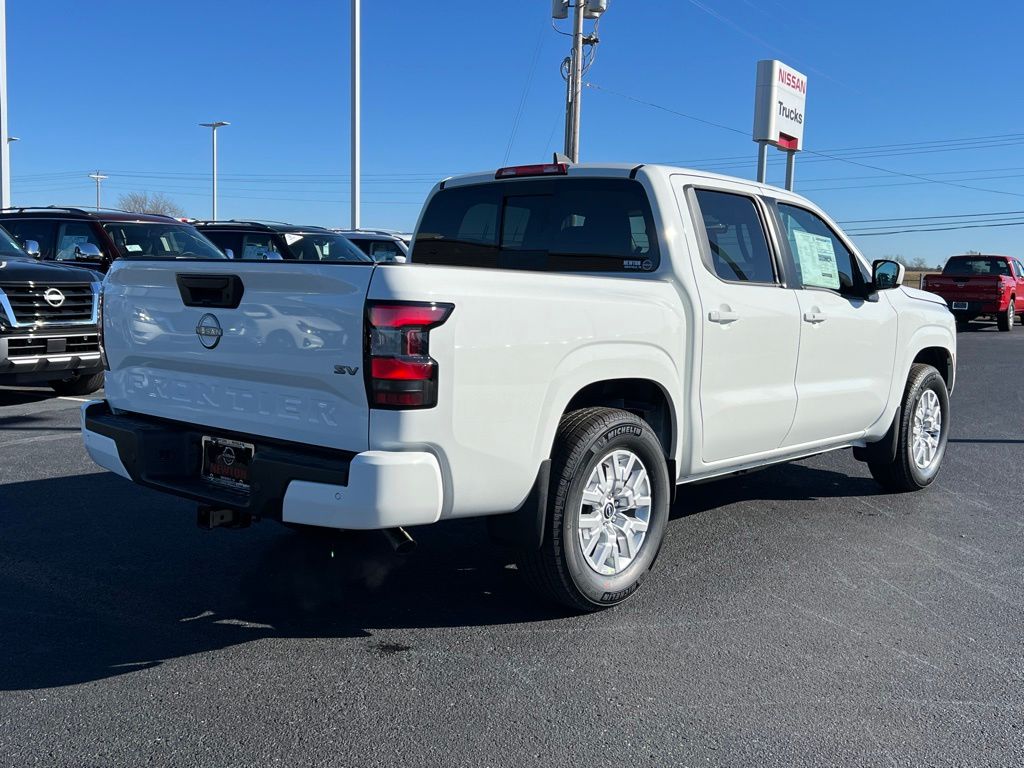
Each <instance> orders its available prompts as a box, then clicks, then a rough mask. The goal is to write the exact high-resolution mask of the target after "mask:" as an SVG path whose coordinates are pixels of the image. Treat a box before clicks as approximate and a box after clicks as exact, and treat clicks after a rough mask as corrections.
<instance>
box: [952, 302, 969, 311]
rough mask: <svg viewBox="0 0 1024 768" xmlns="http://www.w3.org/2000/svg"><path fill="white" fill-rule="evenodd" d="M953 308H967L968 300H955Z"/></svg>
mask: <svg viewBox="0 0 1024 768" xmlns="http://www.w3.org/2000/svg"><path fill="white" fill-rule="evenodd" d="M953 309H967V302H966V301H954V302H953Z"/></svg>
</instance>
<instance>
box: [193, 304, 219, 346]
mask: <svg viewBox="0 0 1024 768" xmlns="http://www.w3.org/2000/svg"><path fill="white" fill-rule="evenodd" d="M223 335H224V331H222V330H221V327H220V321H219V320H217V317H216V316H215V315H211V314H210V313H209V312H207V313H206V314H205V315H203V316H202V317H201V318H199V325H197V326H196V336H198V337H199V343H200V344H202V345H203V346H204V347H206V348H207V349H213V348H214V347H216V346H217V345H218V344H220V339H221V337H222V336H223Z"/></svg>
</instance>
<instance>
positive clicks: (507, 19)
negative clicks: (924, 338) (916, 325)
mask: <svg viewBox="0 0 1024 768" xmlns="http://www.w3.org/2000/svg"><path fill="white" fill-rule="evenodd" d="M7 6H8V8H7V35H8V78H9V123H10V132H11V134H12V135H14V136H19V137H21V139H22V141H21V142H19V143H17V144H14V145H13V147H12V150H11V156H12V178H13V185H12V189H13V191H12V196H13V200H14V202H15V203H16V204H49V203H66V204H90V203H91V202H92V201H93V198H94V187H93V182H92V181H90V180H89V179H88V178H87V174H88V173H90V172H91V171H94V170H97V169H99V170H101V171H102V172H103V173H106V174H108V175H109V176H110V179H109V180H108V181H106V182H105V183H104V189H103V192H104V202H105V203H106V204H111V205H113V204H116V202H117V197H118V195H120V194H123V193H125V192H130V191H151V192H156V191H160V192H165V193H166V194H168V195H169V196H170V197H172V198H173V199H174V200H176V201H177V202H178V203H179V204H180V205H181V206H182V207H184V208H185V209H186V211H187V212H188V213H189V214H191V215H196V216H207V215H208V214H209V208H210V195H209V165H210V158H209V131H208V130H207V129H202V128H199V127H197V126H196V124H197V123H199V122H203V121H208V120H215V119H219V120H229V121H231V123H232V125H231V126H229V127H228V128H225V129H223V130H222V132H221V133H220V134H219V136H220V173H221V190H220V214H221V217H222V218H233V217H236V218H241V217H262V218H270V219H279V220H289V221H299V222H303V223H315V224H324V225H328V226H341V225H345V224H347V223H348V210H349V204H348V199H349V190H348V173H349V161H348V151H349V150H348V141H349V115H348V99H349V85H348V83H349V27H348V21H349V4H348V2H347V1H345V0H340V1H339V2H323V1H317V0H291V1H290V2H288V3H271V2H251V1H249V2H242V1H241V0H220V1H219V2H209V0H207V1H206V2H202V3H200V2H195V1H194V0H179V2H176V3H172V4H168V3H139V2H128V1H127V0H124V1H122V0H97V1H96V2H91V3H83V2H81V0H47V2H28V0H11V2H8V3H7ZM549 16H550V2H549V1H548V0H506V2H501V3H497V2H492V3H481V2H479V1H478V0H477V1H475V2H469V0H444V2H412V1H411V0H393V1H392V2H387V3H385V2H381V1H380V0H363V71H364V79H363V143H364V147H363V173H364V185H363V201H364V208H363V224H364V225H366V226H384V227H395V228H400V229H408V228H411V227H412V226H413V224H414V223H415V220H416V215H417V213H418V211H419V207H420V204H421V203H422V201H423V198H424V196H425V194H426V192H427V191H428V190H429V188H430V186H431V184H432V183H433V182H434V181H436V180H437V179H438V178H441V177H443V176H445V175H450V174H453V173H459V172H463V171H470V170H478V169H483V168H495V167H498V166H500V165H503V164H506V163H507V164H514V163H520V162H536V161H538V160H543V159H545V158H547V157H550V153H551V152H552V151H554V150H560V149H561V137H562V120H563V111H562V110H563V98H564V84H563V81H562V79H561V77H560V76H559V74H558V67H559V62H560V61H561V59H562V58H563V57H564V56H565V54H566V53H567V51H568V47H569V40H568V38H567V37H563V36H561V35H559V34H557V33H556V32H555V31H553V30H552V29H551V26H550V19H549ZM1022 22H1024V10H1022V7H1021V6H1020V4H1018V3H1010V2H984V1H982V2H976V3H948V4H947V3H936V2H919V1H918V0H907V1H905V2H899V3H895V2H885V3H882V2H861V3H843V4H840V3H822V2H812V1H811V0H791V1H789V2H784V3H783V2H777V1H776V0H612V2H611V8H610V10H609V12H608V13H607V14H606V15H605V17H604V19H603V20H602V22H601V26H600V38H601V44H600V46H599V51H598V56H597V60H596V62H595V65H594V66H593V68H592V69H591V70H590V72H589V73H588V75H587V77H586V80H588V81H589V82H591V83H593V84H594V85H596V86H599V87H600V89H601V90H598V89H596V88H588V89H587V90H586V91H585V93H584V103H583V136H582V142H581V145H582V159H583V160H584V161H616V162H618V161H623V162H634V161H635V162H678V163H682V164H688V165H693V166H696V167H702V168H708V169H712V170H719V171H722V172H725V173H731V174H735V175H738V176H745V177H752V176H753V175H754V173H755V156H756V147H755V145H754V143H753V142H752V141H751V140H750V138H749V131H750V128H751V122H752V116H753V91H754V76H755V66H756V62H757V61H758V60H759V59H765V58H779V59H782V60H783V61H785V62H787V63H788V64H790V65H791V66H793V67H795V68H797V69H799V70H801V71H803V72H804V73H805V74H807V76H808V104H807V124H806V133H805V146H806V147H807V149H808V150H809V151H817V152H821V153H824V154H826V155H830V156H832V157H836V156H844V157H846V158H847V162H840V161H837V160H833V159H831V158H830V157H824V156H822V155H811V154H809V152H808V153H804V154H803V155H802V156H801V157H800V158H799V160H798V165H797V191H799V192H801V193H803V194H805V195H807V196H808V197H810V198H812V199H813V200H815V201H816V202H818V203H819V204H821V205H822V206H824V207H825V208H826V209H827V210H829V211H830V212H831V213H832V215H833V216H834V217H835V218H837V219H839V220H840V221H850V220H864V219H886V218H892V217H923V216H933V215H934V216H948V215H951V214H974V213H989V212H1005V211H1018V210H1021V211H1024V184H1022V183H1021V181H1022V179H1024V98H1022V96H1021V85H1020V83H1021V77H1022V74H1024V72H1022V69H1024V68H1022V66H1021V63H1020V39H1019V38H1020V30H1021V29H1022V28H1024V23H1022ZM560 26H561V27H562V29H566V28H567V26H566V23H565V22H560ZM625 96H629V97H632V99H638V100H640V101H644V102H649V103H652V104H657V105H659V106H660V107H663V108H665V109H658V108H654V107H651V106H647V105H645V104H641V103H638V102H637V101H634V100H631V99H629V98H625ZM520 104H522V105H523V107H522V110H521V112H520V110H519V106H520ZM666 110H672V112H670V111H666ZM674 112H675V113H684V114H689V115H693V116H696V117H700V118H702V119H705V120H708V121H711V122H714V123H718V124H721V125H723V126H728V127H732V128H734V129H737V130H738V131H739V132H734V131H729V130H724V129H721V128H715V127H712V126H708V125H705V124H702V123H699V122H696V121H693V120H689V119H686V118H684V117H681V116H680V115H678V114H674ZM517 115H519V119H518V124H517V127H516V129H515V133H514V137H513V127H514V126H516V118H517ZM997 136H998V137H1002V138H997V139H994V138H979V137H997ZM970 140H973V141H970ZM924 142H934V143H932V144H924ZM940 142H945V143H940ZM882 145H886V146H882ZM893 145H899V146H893ZM858 147H868V148H869V149H864V150H860V151H856V152H846V151H845V150H847V149H850V148H858ZM506 155H507V161H506ZM866 166H870V167H866ZM783 167H784V166H783V159H782V156H781V155H779V154H778V153H773V161H772V165H771V168H770V178H769V180H770V181H772V182H774V183H780V184H781V182H782V178H783ZM899 174H904V175H899ZM922 178H924V179H930V180H932V181H924V180H922ZM939 180H941V181H942V182H944V183H936V182H937V181H939ZM966 187H972V188H974V189H968V188H966ZM981 189H984V190H987V191H980V190H981ZM977 220H978V221H988V220H989V219H987V218H985V217H977ZM1004 220H1013V217H1012V216H1011V217H1004ZM1017 220H1022V221H1024V216H1022V217H1018V219H1017ZM921 221H927V220H923V219H922V220H919V221H916V222H914V223H920V222H921ZM963 221H964V222H970V221H974V219H972V218H967V217H965V218H964V219H963ZM937 222H939V223H941V224H943V225H944V224H946V220H937ZM899 224H900V223H899V222H895V223H894V226H895V225H899ZM858 226H859V227H861V228H863V227H872V226H883V224H880V223H875V222H871V223H867V224H859V225H854V224H850V225H849V226H848V227H847V228H848V229H851V230H854V229H856V228H857V227H858ZM897 228H898V227H897ZM1022 236H1024V227H1021V226H1009V227H995V228H975V229H960V230H953V231H944V232H931V233H915V234H899V235H886V236H881V237H879V236H874V237H864V236H859V237H857V238H856V239H857V242H858V244H859V245H860V246H861V248H862V249H863V250H864V252H865V253H866V254H867V255H868V256H869V257H877V256H882V255H891V254H902V255H904V256H907V257H910V258H913V257H924V258H926V259H927V260H929V261H934V262H939V261H941V260H942V259H944V258H945V256H947V255H949V254H951V253H955V252H960V251H963V250H966V249H977V250H982V251H996V252H1009V253H1016V254H1020V253H1024V248H1021V247H1020V242H1021V238H1022Z"/></svg>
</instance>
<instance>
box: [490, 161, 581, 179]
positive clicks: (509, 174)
mask: <svg viewBox="0 0 1024 768" xmlns="http://www.w3.org/2000/svg"><path fill="white" fill-rule="evenodd" d="M567 173H569V166H568V165H566V164H565V163H538V164H536V165H512V166H509V167H508V168H499V169H498V172H497V173H496V174H494V178H496V179H512V178H515V177H516V176H565V175H566V174H567Z"/></svg>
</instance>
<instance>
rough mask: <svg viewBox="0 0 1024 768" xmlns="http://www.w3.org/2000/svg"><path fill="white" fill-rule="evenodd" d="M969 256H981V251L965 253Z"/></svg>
mask: <svg viewBox="0 0 1024 768" xmlns="http://www.w3.org/2000/svg"><path fill="white" fill-rule="evenodd" d="M964 253H965V254H967V255H968V256H981V251H964Z"/></svg>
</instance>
